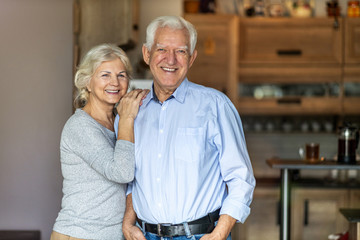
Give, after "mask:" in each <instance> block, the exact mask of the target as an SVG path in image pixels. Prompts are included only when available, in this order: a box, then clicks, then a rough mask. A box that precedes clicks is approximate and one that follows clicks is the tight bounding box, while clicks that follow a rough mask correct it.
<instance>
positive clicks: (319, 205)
mask: <svg viewBox="0 0 360 240" xmlns="http://www.w3.org/2000/svg"><path fill="white" fill-rule="evenodd" d="M291 198H292V203H293V204H292V207H291V231H290V232H291V239H292V240H302V239H304V240H305V239H319V240H321V239H324V240H325V239H328V235H330V234H332V233H341V232H344V231H347V230H348V223H347V221H346V219H345V218H344V217H343V216H342V214H341V213H340V211H339V209H340V208H345V207H348V206H349V199H350V190H347V189H326V188H296V189H295V188H294V189H293V191H292V195H291Z"/></svg>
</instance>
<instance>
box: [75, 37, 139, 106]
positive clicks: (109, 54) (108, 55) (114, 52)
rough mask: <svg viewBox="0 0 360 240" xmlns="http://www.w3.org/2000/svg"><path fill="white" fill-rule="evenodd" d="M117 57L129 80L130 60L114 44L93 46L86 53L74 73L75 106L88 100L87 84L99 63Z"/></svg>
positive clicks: (130, 72)
mask: <svg viewBox="0 0 360 240" xmlns="http://www.w3.org/2000/svg"><path fill="white" fill-rule="evenodd" d="M117 58H119V59H120V60H121V62H122V63H123V64H124V66H125V71H126V74H127V76H128V79H129V80H130V79H131V76H132V67H131V63H130V60H129V58H128V57H127V55H126V53H125V52H124V51H123V50H122V49H121V48H119V47H118V46H116V45H115V44H108V43H105V44H101V45H98V46H95V47H93V48H92V49H90V50H89V51H88V52H87V53H86V55H85V56H84V58H83V59H82V61H81V62H80V64H79V66H78V68H77V71H76V74H75V79H74V84H75V87H76V88H77V91H76V96H75V99H74V106H75V108H82V107H84V106H85V105H86V103H87V102H88V99H89V92H88V89H87V85H88V84H89V83H90V80H91V78H92V76H93V74H94V73H95V71H96V69H97V68H98V67H99V66H100V65H101V63H103V62H107V61H112V60H115V59H117Z"/></svg>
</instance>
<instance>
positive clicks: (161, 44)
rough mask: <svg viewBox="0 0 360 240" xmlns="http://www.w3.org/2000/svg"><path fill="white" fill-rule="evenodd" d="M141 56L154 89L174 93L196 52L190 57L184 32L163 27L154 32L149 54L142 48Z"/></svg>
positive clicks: (186, 35) (188, 45)
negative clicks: (150, 74)
mask: <svg viewBox="0 0 360 240" xmlns="http://www.w3.org/2000/svg"><path fill="white" fill-rule="evenodd" d="M143 56H144V61H145V62H146V63H147V64H148V65H149V66H150V70H151V72H152V74H153V77H154V85H155V88H160V89H162V90H166V91H175V89H176V88H177V87H178V86H179V85H180V84H181V83H182V81H183V80H184V79H185V77H186V74H187V72H188V70H189V68H190V67H191V65H192V63H193V62H194V60H195V58H196V51H194V53H193V54H192V55H191V56H190V43H189V35H188V33H187V31H186V30H184V29H181V30H173V29H170V28H167V27H165V28H159V29H158V30H157V31H156V34H155V39H154V45H153V46H152V48H151V51H150V52H149V51H148V50H147V48H146V47H145V46H143Z"/></svg>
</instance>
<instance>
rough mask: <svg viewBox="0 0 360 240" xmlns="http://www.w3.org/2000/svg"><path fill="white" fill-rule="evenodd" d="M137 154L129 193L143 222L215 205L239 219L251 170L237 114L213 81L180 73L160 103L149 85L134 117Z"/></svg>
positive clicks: (201, 212)
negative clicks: (192, 79)
mask: <svg viewBox="0 0 360 240" xmlns="http://www.w3.org/2000/svg"><path fill="white" fill-rule="evenodd" d="M118 121H119V119H118V116H117V117H116V119H115V132H116V133H117V128H118ZM135 161H136V163H135V165H136V168H135V180H134V181H133V183H132V184H129V185H128V193H132V198H133V199H132V201H133V207H134V210H135V212H136V213H137V216H138V218H140V219H142V220H144V221H145V222H148V223H172V224H177V223H182V222H185V221H192V220H195V219H198V218H200V217H203V216H205V215H206V214H208V213H210V212H212V211H215V210H216V209H218V208H220V207H221V212H220V214H228V215H230V216H232V217H233V218H235V219H237V220H238V221H240V222H244V221H245V219H246V218H247V217H248V215H249V214H250V207H249V206H250V203H251V201H252V196H253V191H254V187H255V178H254V175H253V171H252V167H251V162H250V159H249V155H248V152H247V148H246V143H245V137H244V132H243V129H242V124H241V120H240V117H239V114H238V112H237V110H236V109H235V107H234V105H233V104H232V103H231V101H230V100H229V99H228V97H226V95H224V94H223V93H221V92H219V91H217V90H215V89H212V88H207V87H204V86H200V85H197V84H194V83H192V82H189V81H188V80H187V79H185V80H184V81H183V82H182V83H181V85H180V86H179V87H178V88H177V89H176V91H175V92H174V93H173V95H172V97H170V98H169V99H168V100H166V101H165V102H164V103H162V104H161V103H160V102H158V101H157V98H156V96H155V95H154V92H153V89H152V90H151V91H150V93H149V94H148V95H147V97H146V98H145V99H144V100H143V104H142V106H141V107H140V110H139V113H138V115H137V117H136V120H135ZM226 186H227V188H228V189H227V188H226Z"/></svg>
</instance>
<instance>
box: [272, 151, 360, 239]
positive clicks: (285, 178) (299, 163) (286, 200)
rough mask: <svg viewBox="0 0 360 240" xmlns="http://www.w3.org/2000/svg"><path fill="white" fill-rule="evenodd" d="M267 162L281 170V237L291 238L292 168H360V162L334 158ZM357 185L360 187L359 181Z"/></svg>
mask: <svg viewBox="0 0 360 240" xmlns="http://www.w3.org/2000/svg"><path fill="white" fill-rule="evenodd" d="M266 163H267V164H268V165H269V166H270V167H271V168H274V169H279V170H281V222H280V239H281V240H289V239H290V209H291V197H290V196H291V194H290V193H291V185H292V184H291V181H292V178H291V176H290V175H291V171H292V170H301V169H308V170H332V169H337V170H350V169H356V170H360V163H359V162H357V163H356V164H351V165H350V164H342V163H338V162H336V161H333V160H324V161H321V162H318V163H309V162H306V161H304V160H298V159H278V158H274V159H268V160H266ZM355 187H360V184H359V183H357V184H356V186H355Z"/></svg>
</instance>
